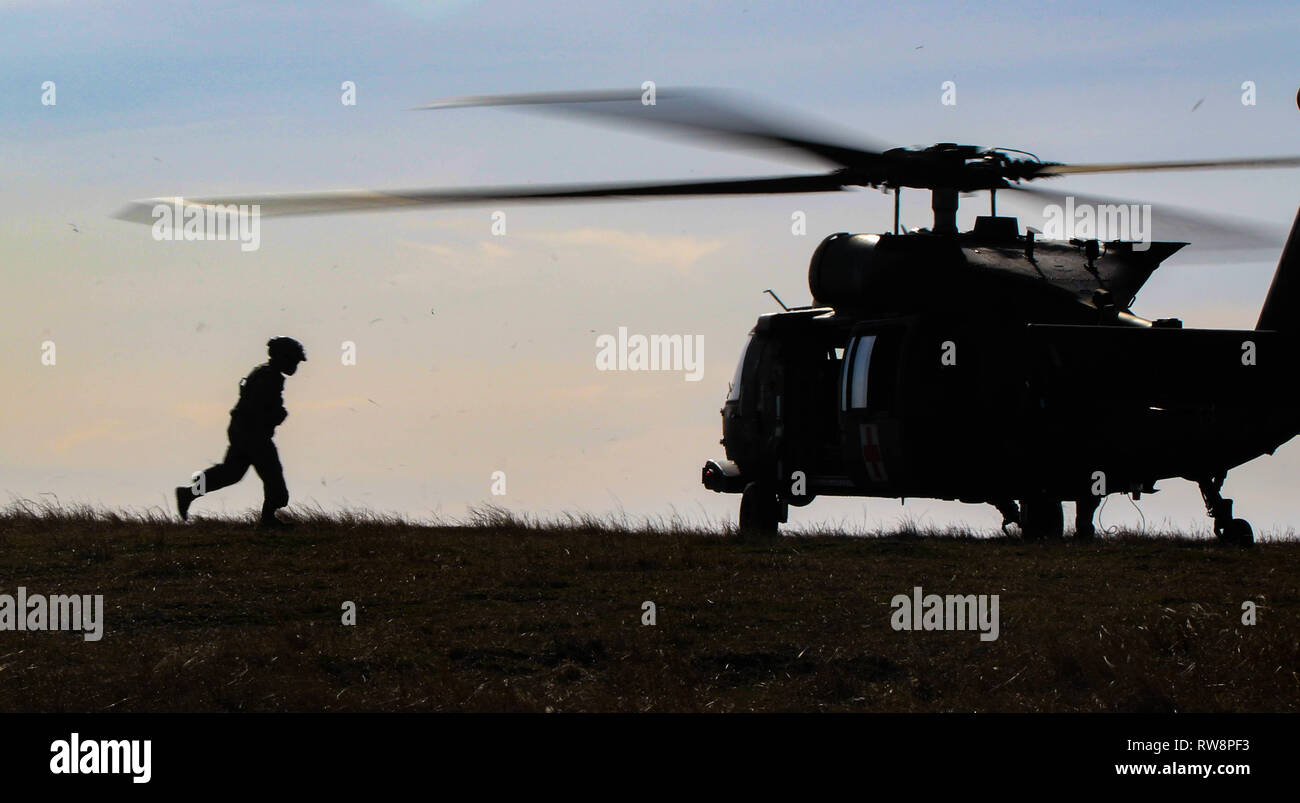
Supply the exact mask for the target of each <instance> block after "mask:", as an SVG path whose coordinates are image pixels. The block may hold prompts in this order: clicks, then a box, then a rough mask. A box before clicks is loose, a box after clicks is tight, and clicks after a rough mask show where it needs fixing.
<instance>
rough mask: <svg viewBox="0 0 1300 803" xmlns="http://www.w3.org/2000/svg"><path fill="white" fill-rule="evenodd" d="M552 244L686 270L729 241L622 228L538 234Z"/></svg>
mask: <svg viewBox="0 0 1300 803" xmlns="http://www.w3.org/2000/svg"><path fill="white" fill-rule="evenodd" d="M537 239H538V240H541V241H542V242H545V243H549V244H552V245H580V246H593V247H596V248H605V249H609V250H612V251H617V252H618V255H619V258H620V259H624V260H628V261H631V262H634V263H636V264H638V265H671V266H672V267H673V268H675V269H677V270H679V271H683V270H686V269H687V268H690V267H692V266H693V265H694V264H695V263H696V262H698V261H700V260H701V259H703V258H704V257H706V256H708V255H709V254H712V253H714V252H716V251H718V250H720V249H721V248H722V246H723V245H725V241H724V240H721V239H716V238H715V239H705V238H702V237H687V236H681V235H666V234H646V233H644V232H636V231H621V230H619V229H594V228H583V229H570V230H568V231H557V232H551V233H547V234H542V235H539V236H538V237H537Z"/></svg>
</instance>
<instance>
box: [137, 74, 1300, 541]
mask: <svg viewBox="0 0 1300 803" xmlns="http://www.w3.org/2000/svg"><path fill="white" fill-rule="evenodd" d="M472 106H516V107H521V108H524V109H531V110H540V111H556V112H561V113H572V114H578V115H586V116H589V117H594V118H597V119H599V120H607V121H614V122H620V121H621V122H631V123H640V124H643V125H647V126H652V127H655V126H657V127H660V128H663V129H667V130H669V131H670V132H671V131H676V132H678V133H686V134H694V135H703V136H705V137H707V138H710V139H714V140H718V141H720V142H721V143H722V144H723V145H726V146H729V147H734V146H747V147H755V146H757V147H779V148H785V149H792V150H794V151H797V152H800V153H802V154H805V155H808V156H812V157H814V158H816V159H819V160H821V161H822V162H824V163H829V165H830V167H831V168H832V169H830V170H829V172H819V173H808V174H798V175H781V176H771V177H759V178H753V177H745V178H719V179H712V180H705V181H673V182H662V183H623V184H582V185H560V186H514V187H490V188H476V189H454V190H445V189H435V190H428V189H416V190H393V191H331V192H317V193H302V194H290V195H261V196H239V197H210V198H183V199H182V198H154V199H148V200H144V201H137V202H134V203H132V204H130V205H129V206H128V207H126V208H125V209H124V210H123V211H122V212H121V213H120V214H119V217H122V218H125V219H128V220H135V221H140V222H150V221H151V220H152V219H153V217H154V213H153V212H152V210H153V209H154V208H155V207H156V206H158V205H166V206H168V207H170V206H172V205H173V204H181V205H183V206H184V207H185V208H186V210H187V211H186V214H187V215H188V214H189V211H190V210H191V209H192V210H194V211H195V214H198V213H201V212H203V211H206V210H213V209H217V210H219V209H222V208H226V207H229V206H231V205H239V204H257V205H259V206H260V210H261V214H262V215H265V216H276V215H307V214H322V213H334V212H353V211H368V210H384V209H406V208H412V207H419V206H434V205H453V204H473V203H495V202H500V201H520V202H524V201H563V200H583V199H600V198H649V197H680V196H716V195H767V194H794V193H815V192H838V191H844V190H850V189H854V188H862V187H871V188H879V189H882V190H885V191H892V192H893V193H894V212H895V214H894V231H893V232H892V233H886V234H846V233H841V234H833V235H831V236H829V237H827V238H826V239H825V240H824V241H823V242H822V243H821V244H820V245H819V246H818V248H817V250H816V252H815V253H814V254H813V256H812V263H811V265H810V267H809V270H808V285H809V289H810V290H811V292H812V298H813V302H812V304H810V305H808V306H803V307H795V308H789V307H786V306H785V304H784V303H781V306H782V308H783V310H782V311H781V312H777V313H772V314H766V315H762V316H761V317H759V319H758V322H757V324H756V325H755V326H754V328H753V330H752V332H751V334H750V339H749V341H748V343H747V345H746V347H745V349H744V352H743V353H742V355H741V358H740V362H739V365H738V367H737V369H736V374H735V380H734V381H733V382H732V385H731V388H730V392H729V393H728V396H727V398H726V401H725V402H724V405H723V408H722V420H723V438H722V441H721V443H722V444H723V446H724V447H725V453H726V459H725V460H722V459H719V460H709V461H708V462H707V463H706V464H705V466H704V468H703V472H702V480H703V484H704V485H705V487H707V488H709V489H711V490H713V491H718V492H724V493H740V494H741V502H740V529H741V531H742V532H745V533H757V534H775V533H776V532H777V529H778V526H779V524H780V523H781V522H784V521H786V520H787V514H788V506H789V505H797V506H801V505H806V504H808V503H810V502H811V501H812V500H813V499H814V498H815V497H816V496H818V495H830V496H868V497H893V498H900V497H901V498H907V497H926V498H938V499H954V500H960V501H963V502H971V503H988V504H992V505H995V506H997V508H998V510H999V511H1001V513H1002V514H1003V518H1004V528H1006V527H1008V526H1009V525H1011V524H1016V525H1018V526H1019V527H1020V529H1021V532H1022V534H1023V536H1024V537H1026V538H1043V537H1060V536H1062V535H1063V531H1064V522H1063V512H1062V502H1063V501H1073V502H1074V503H1075V506H1076V526H1075V533H1076V535H1077V536H1078V537H1081V538H1087V537H1091V536H1092V535H1093V534H1094V526H1093V522H1092V520H1093V515H1094V512H1095V510H1096V508H1097V507H1098V505H1099V503H1100V500H1101V499H1102V498H1103V497H1105V496H1106V495H1108V494H1112V493H1130V494H1133V495H1134V496H1135V497H1137V496H1139V495H1140V494H1142V493H1146V492H1152V491H1154V490H1155V484H1156V482H1157V481H1160V480H1163V479H1168V478H1175V477H1182V478H1186V479H1189V480H1191V481H1193V482H1196V483H1197V484H1198V485H1199V486H1200V490H1201V493H1202V496H1203V498H1204V500H1205V505H1206V509H1207V512H1208V514H1209V515H1210V516H1211V517H1212V518H1213V521H1214V532H1215V533H1216V535H1218V536H1219V538H1221V539H1222V540H1224V541H1225V542H1230V543H1239V544H1249V543H1252V542H1253V539H1254V535H1253V532H1252V529H1251V526H1250V524H1249V523H1247V522H1246V521H1245V520H1243V519H1239V518H1234V517H1233V513H1232V501H1231V500H1230V499H1225V498H1224V497H1223V496H1222V495H1221V490H1222V487H1223V483H1224V478H1225V476H1226V474H1227V472H1228V471H1229V470H1230V469H1232V468H1234V467H1235V466H1238V465H1241V464H1242V463H1245V462H1247V461H1249V460H1252V459H1254V458H1256V457H1259V456H1261V455H1264V454H1271V453H1272V452H1273V451H1274V450H1276V449H1277V448H1278V447H1279V446H1280V445H1281V444H1283V443H1285V442H1286V441H1288V440H1290V439H1291V438H1292V437H1294V436H1295V435H1296V434H1297V433H1300V407H1297V405H1296V403H1295V400H1294V396H1293V394H1292V393H1291V392H1290V391H1291V385H1290V384H1289V380H1290V374H1291V372H1293V371H1294V370H1295V367H1296V365H1297V361H1298V360H1300V354H1298V353H1297V346H1298V345H1300V344H1298V343H1297V335H1298V334H1300V215H1298V216H1297V220H1296V223H1295V225H1294V226H1293V227H1292V229H1291V233H1290V235H1289V237H1288V238H1287V240H1286V244H1285V246H1284V249H1283V252H1282V257H1281V260H1280V261H1279V263H1278V266H1277V270H1276V273H1275V274H1274V277H1273V280H1272V284H1271V286H1270V289H1269V292H1268V296H1267V298H1266V299H1265V301H1264V305H1263V309H1262V311H1261V312H1260V315H1259V320H1258V323H1257V325H1256V328H1255V329H1253V330H1240V331H1238V330H1206V329H1188V328H1183V326H1182V323H1181V322H1180V321H1178V320H1176V319H1163V320H1156V321H1149V320H1144V319H1142V318H1140V317H1138V316H1136V315H1134V314H1133V313H1132V312H1130V309H1129V308H1130V306H1131V304H1132V303H1133V300H1134V298H1135V296H1136V294H1137V292H1138V290H1139V289H1140V288H1141V287H1142V285H1143V284H1144V283H1145V282H1146V280H1147V279H1148V277H1149V276H1150V275H1151V273H1152V272H1153V271H1154V270H1155V269H1156V268H1157V267H1158V266H1159V265H1160V263H1161V262H1162V261H1163V260H1165V259H1166V258H1168V257H1169V256H1170V255H1172V254H1173V253H1174V252H1175V251H1177V250H1179V249H1180V248H1182V247H1183V246H1184V245H1186V244H1187V243H1186V242H1173V241H1159V242H1132V241H1123V240H1118V239H1110V240H1106V241H1102V240H1100V239H1099V238H1094V239H1072V240H1069V241H1048V240H1044V239H1039V238H1037V237H1036V232H1035V231H1034V230H1026V231H1025V232H1024V233H1023V234H1022V233H1021V231H1020V227H1019V223H1018V221H1017V220H1016V219H1015V218H1012V217H999V216H998V215H997V211H996V203H997V193H998V192H999V191H1005V192H1012V193H1019V194H1021V195H1023V196H1028V197H1031V198H1036V199H1037V200H1038V202H1039V203H1042V202H1043V201H1045V200H1046V201H1054V200H1066V199H1067V196H1065V195H1058V194H1054V193H1052V192H1049V191H1046V190H1042V189H1039V188H1037V187H1028V186H1023V185H1024V184H1027V183H1029V182H1034V181H1038V180H1041V179H1045V178H1050V177H1057V176H1063V175H1071V174H1084V173H1109V172H1126V171H1150V170H1190V169H1232V168H1277V167H1296V166H1300V157H1278V158H1249V159H1217V160H1203V161H1167V162H1121V163H1109V164H1082V165H1080V164H1062V163H1058V162H1044V161H1041V160H1039V159H1038V158H1037V157H1035V156H1033V155H1032V154H1029V153H1027V152H1025V151H1018V150H1015V149H1011V148H981V147H976V146H971V145H957V144H952V143H942V144H937V145H932V146H929V147H921V148H885V147H881V146H876V145H863V144H861V142H858V144H845V143H844V142H843V141H837V140H836V139H833V138H830V137H827V136H825V135H823V134H808V133H806V132H805V130H804V129H803V128H802V127H794V126H791V125H789V124H785V123H778V122H775V121H773V120H772V119H771V118H770V117H764V116H761V115H759V114H756V113H755V112H753V111H752V110H751V108H745V107H743V106H741V105H738V104H737V103H736V102H735V101H734V96H729V95H726V94H724V93H721V92H719V91H716V90H699V89H694V90H676V91H661V92H658V93H657V95H655V96H654V97H653V100H652V102H651V101H650V99H648V98H647V96H646V95H645V94H643V93H629V92H627V91H620V90H614V91H586V92H561V93H545V94H526V95H494V96H477V97H467V98H458V99H454V100H449V101H444V102H440V103H435V104H432V105H429V106H425V107H420V108H423V109H447V108H456V107H472ZM904 188H911V189H919V190H925V191H928V192H929V193H930V196H931V208H932V210H933V214H934V217H933V221H932V224H931V225H930V226H929V228H926V229H919V230H914V231H909V232H905V233H903V232H900V228H899V222H900V221H899V201H898V198H899V193H900V192H901V191H902V190H903V189H904ZM976 191H988V192H989V194H990V214H989V215H987V216H980V217H978V218H977V219H976V222H975V226H974V228H973V230H971V231H966V232H962V231H959V230H958V227H957V208H958V200H959V197H960V196H961V195H962V194H965V193H972V192H976ZM1076 199H1077V200H1080V201H1084V202H1087V199H1082V198H1080V197H1079V196H1077V195H1076V196H1073V198H1070V199H1068V200H1070V202H1071V203H1073V202H1074V201H1075V200H1076ZM1103 201H1104V199H1103ZM1163 221H1164V222H1166V223H1169V224H1172V225H1173V226H1181V227H1182V228H1183V230H1185V231H1190V232H1193V233H1201V234H1209V235H1210V236H1211V237H1213V238H1219V239H1226V240H1227V241H1232V240H1233V239H1234V237H1236V238H1237V239H1238V241H1239V243H1240V241H1241V240H1243V239H1244V240H1245V241H1249V240H1250V239H1251V237H1252V234H1251V232H1249V231H1247V230H1246V229H1243V228H1241V227H1236V226H1233V225H1231V224H1225V223H1223V222H1222V221H1215V220H1211V219H1209V218H1208V217H1203V216H1200V217H1198V216H1194V215H1186V214H1181V213H1175V212H1166V213H1164V216H1163ZM1156 228H1160V220H1158V221H1157V226H1156ZM1256 244H1258V237H1257V236H1256ZM1270 244H1275V241H1274V243H1270ZM773 295H774V297H775V294H773ZM777 301H778V303H780V299H779V298H778V299H777Z"/></svg>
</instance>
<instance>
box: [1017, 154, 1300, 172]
mask: <svg viewBox="0 0 1300 803" xmlns="http://www.w3.org/2000/svg"><path fill="white" fill-rule="evenodd" d="M1261 167H1300V156H1269V157H1262V158H1259V157H1252V158H1246V159H1196V160H1192V161H1185V162H1109V163H1105V162H1103V163H1099V164H1082V165H1070V164H1063V165H1051V166H1048V167H1045V168H1044V169H1043V170H1041V171H1040V172H1038V174H1037V176H1035V177H1038V176H1061V175H1066V174H1069V173H1138V172H1149V171H1153V170H1239V169H1243V168H1261Z"/></svg>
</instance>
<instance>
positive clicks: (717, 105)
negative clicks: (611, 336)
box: [417, 88, 886, 167]
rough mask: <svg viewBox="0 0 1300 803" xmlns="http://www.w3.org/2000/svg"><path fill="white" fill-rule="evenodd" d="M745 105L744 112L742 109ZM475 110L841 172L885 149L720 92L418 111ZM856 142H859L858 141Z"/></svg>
mask: <svg viewBox="0 0 1300 803" xmlns="http://www.w3.org/2000/svg"><path fill="white" fill-rule="evenodd" d="M741 105H743V106H744V107H745V109H744V110H742V109H741V108H739V106H741ZM474 106H518V107H523V108H526V109H529V110H538V111H543V112H551V113H560V114H577V115H587V116H590V117H597V118H602V119H604V120H606V121H610V122H616V123H625V124H626V123H632V124H645V125H647V126H650V127H655V126H659V127H663V128H667V129H669V130H675V131H677V132H678V133H679V134H682V133H684V134H696V135H700V136H703V137H706V138H709V139H715V140H721V141H724V142H727V143H730V144H740V145H745V146H748V147H751V148H753V147H767V148H771V147H784V148H792V149H795V150H798V151H802V152H804V153H808V154H812V155H813V156H815V157H817V158H819V159H821V160H822V161H824V162H828V163H830V164H833V165H836V166H839V167H865V166H868V165H870V164H873V163H874V162H875V161H876V160H877V159H878V158H879V157H880V154H881V152H882V151H884V150H886V147H885V146H882V145H879V144H877V143H872V142H860V143H857V144H848V143H845V142H840V141H836V140H835V139H833V138H831V137H828V136H826V135H825V134H822V133H812V132H808V131H806V130H804V127H803V126H796V125H794V124H792V123H783V122H776V121H775V120H773V119H771V117H770V116H764V115H762V114H761V113H760V112H758V111H757V108H758V104H757V103H756V102H754V101H752V100H744V99H742V98H740V96H739V95H738V94H737V93H734V92H725V91H722V90H717V89H701V88H682V89H664V90H660V91H658V92H656V94H655V102H654V104H653V105H650V104H648V103H644V102H642V95H641V93H639V92H636V91H631V90H621V89H606V90H591V91H578V92H540V93H528V94H512V95H473V96H468V97H461V98H450V99H448V100H443V101H439V102H436V103H431V104H428V105H426V106H419V107H417V108H418V109H422V110H425V109H452V108H465V107H474ZM855 139H856V138H855Z"/></svg>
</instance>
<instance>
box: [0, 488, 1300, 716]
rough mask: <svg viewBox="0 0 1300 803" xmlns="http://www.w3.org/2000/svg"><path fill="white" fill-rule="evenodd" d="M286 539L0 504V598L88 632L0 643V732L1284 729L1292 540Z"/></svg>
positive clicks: (325, 535) (358, 535) (438, 530)
mask: <svg viewBox="0 0 1300 803" xmlns="http://www.w3.org/2000/svg"><path fill="white" fill-rule="evenodd" d="M296 518H297V520H298V521H299V525H298V527H297V528H296V529H295V530H293V531H291V532H289V533H272V534H267V533H263V532H258V531H255V530H253V529H252V528H251V522H252V517H251V515H250V517H248V518H247V519H246V520H213V519H206V520H203V519H200V520H198V521H196V522H193V523H191V524H189V525H182V524H180V523H178V522H176V521H174V520H172V519H171V517H169V516H168V515H166V513H165V512H164V511H161V510H157V509H155V510H142V511H135V512H125V513H122V512H112V511H98V510H93V509H90V508H85V507H67V506H58V505H46V504H38V503H31V502H17V503H14V504H13V505H11V506H10V508H9V509H8V510H7V511H5V512H3V513H0V592H3V593H8V594H12V593H14V590H15V587H17V586H19V585H22V586H26V587H27V589H28V591H29V593H46V594H49V593H78V594H97V593H102V594H104V596H105V600H104V609H105V619H106V632H105V636H104V639H103V640H102V641H100V642H85V641H83V640H82V638H81V636H80V635H79V634H69V633H18V632H0V710H6V711H99V710H114V711H235V710H238V711H286V710H291V711H373V710H383V711H395V710H416V711H545V710H557V711H751V710H756V711H809V710H828V711H861V710H866V711H1174V710H1177V711H1247V710H1249V711H1296V710H1300V676H1298V675H1297V667H1300V591H1298V586H1300V583H1298V582H1297V580H1298V579H1300V544H1298V543H1296V542H1294V541H1277V542H1273V543H1265V544H1263V545H1261V546H1259V547H1257V548H1255V549H1252V550H1239V549H1231V548H1223V547H1220V546H1218V545H1217V544H1214V543H1213V542H1210V541H1206V540H1202V539H1188V538H1183V537H1179V536H1177V535H1176V534H1171V533H1164V534H1161V535H1159V536H1158V537H1149V536H1148V537H1141V538H1138V537H1133V536H1130V535H1123V534H1121V535H1117V536H1113V537H1108V538H1103V539H1101V540H1099V541H1097V542H1095V543H1093V544H1087V545H1081V544H1075V543H1069V542H1067V543H1049V544H1028V543H1023V542H1021V541H1019V540H1015V539H996V538H987V537H972V536H971V535H969V534H965V533H961V532H953V531H947V532H930V531H924V530H921V529H920V528H917V527H911V528H904V532H901V533H891V534H880V533H874V534H871V535H876V536H878V537H869V538H863V537H844V536H843V535H840V534H837V531H836V528H834V527H831V526H826V527H823V528H821V529H819V530H818V531H815V532H808V533H805V534H802V535H800V536H797V537H787V538H782V539H780V540H779V541H776V542H773V543H766V544H752V543H748V544H747V543H739V542H738V541H737V540H736V539H735V538H733V537H727V536H729V535H730V534H729V533H728V532H727V531H726V527H725V525H723V524H721V523H709V522H705V523H699V522H694V523H693V522H689V521H686V520H684V519H682V518H681V517H678V516H670V517H667V518H662V519H655V520H648V521H647V520H640V521H634V520H630V519H629V518H628V517H622V518H621V519H620V518H617V517H616V518H613V519H608V518H606V519H602V518H599V517H593V516H582V515H575V516H570V517H566V518H564V519H562V520H559V521H539V520H536V519H531V518H521V517H518V516H515V515H513V514H511V513H509V512H508V511H505V510H502V509H500V508H494V507H484V508H481V509H478V510H476V511H473V512H472V513H471V515H470V516H468V517H467V518H466V519H465V520H462V521H441V522H416V521H410V520H407V519H404V518H402V517H399V516H389V515H382V514H375V513H369V512H364V511H354V512H348V513H344V514H326V513H324V512H323V511H320V510H314V511H312V510H305V511H304V510H300V511H297V512H296ZM976 535H987V534H976ZM916 585H920V586H922V587H923V588H925V590H926V591H927V592H935V593H940V594H943V593H961V594H968V593H970V594H985V593H987V594H999V595H1000V601H1001V634H1000V638H999V639H998V640H997V641H995V642H988V643H986V642H981V641H980V640H979V639H978V636H977V634H976V633H974V632H920V633H913V632H895V631H893V630H892V629H891V628H890V626H889V619H890V617H889V615H890V607H889V602H890V599H891V598H892V597H893V596H894V595H895V594H900V593H909V592H910V590H911V589H912V587H913V586H916ZM344 600H353V601H355V602H356V603H357V606H358V608H359V614H358V617H359V618H358V624H357V625H356V626H355V627H345V626H343V625H342V624H341V623H340V617H341V604H342V603H343V601H344ZM645 600H652V601H654V602H655V603H656V605H657V606H658V624H657V626H655V627H644V626H642V625H641V623H640V619H641V603H642V602H643V601H645ZM1245 600H1253V601H1255V602H1256V603H1258V605H1259V611H1258V617H1259V624H1258V625H1256V626H1253V627H1250V626H1244V625H1242V624H1241V621H1240V617H1241V604H1242V602H1243V601H1245Z"/></svg>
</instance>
